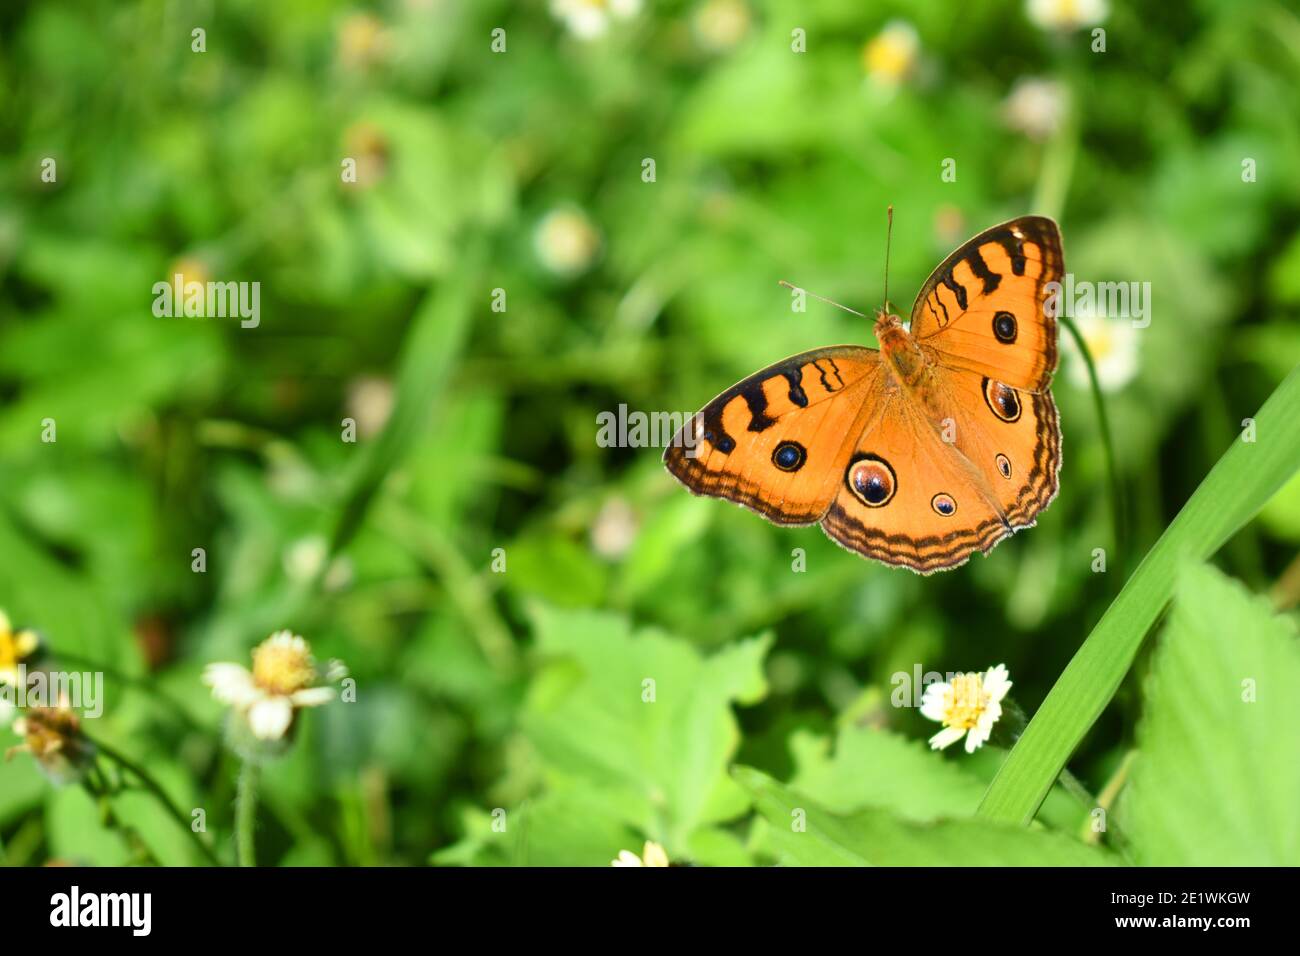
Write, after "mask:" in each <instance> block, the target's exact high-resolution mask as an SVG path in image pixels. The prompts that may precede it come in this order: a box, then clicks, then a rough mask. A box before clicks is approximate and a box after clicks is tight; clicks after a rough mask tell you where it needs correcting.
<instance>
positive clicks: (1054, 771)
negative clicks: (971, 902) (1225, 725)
mask: <svg viewBox="0 0 1300 956" xmlns="http://www.w3.org/2000/svg"><path fill="white" fill-rule="evenodd" d="M1298 408H1300V367H1297V368H1295V369H1292V371H1291V374H1290V375H1288V376H1287V377H1286V380H1285V381H1283V382H1282V384H1281V385H1279V386H1278V387H1277V388H1276V389H1275V390H1274V392H1273V394H1272V395H1270V396H1269V398H1268V401H1267V402H1265V403H1264V407H1263V408H1261V409H1260V411H1259V414H1258V416H1257V417H1256V419H1255V435H1254V437H1255V438H1256V439H1257V440H1255V441H1251V442H1248V441H1244V440H1243V439H1242V438H1241V437H1239V438H1237V439H1236V440H1235V441H1234V442H1233V443H1232V447H1230V448H1229V449H1228V450H1227V452H1225V453H1224V455H1223V457H1221V458H1220V459H1219V461H1218V462H1217V463H1216V464H1215V466H1214V467H1213V468H1212V469H1211V470H1210V473H1209V474H1208V475H1207V476H1206V477H1205V480H1204V481H1202V482H1201V485H1200V487H1199V488H1197V489H1196V492H1195V494H1193V495H1192V497H1191V498H1190V499H1189V500H1188V502H1187V504H1185V505H1184V506H1183V509H1182V510H1181V511H1180V512H1179V513H1178V516H1177V517H1176V518H1175V519H1174V521H1173V523H1172V524H1170V526H1169V527H1168V528H1167V529H1166V530H1165V533H1164V534H1163V535H1161V536H1160V540H1158V541H1157V542H1156V543H1155V545H1154V547H1152V548H1151V550H1150V551H1149V552H1147V555H1146V557H1145V558H1143V559H1142V563H1141V564H1140V565H1138V568H1137V570H1136V571H1134V573H1133V576H1132V577H1131V578H1130V579H1129V580H1128V583H1126V584H1125V585H1124V589H1123V590H1122V591H1120V593H1119V595H1118V596H1117V597H1116V598H1115V600H1114V602H1113V603H1112V604H1111V606H1110V607H1109V608H1108V609H1107V611H1106V613H1105V614H1104V615H1103V616H1102V619H1101V620H1100V621H1099V622H1098V623H1097V626H1096V627H1095V628H1093V630H1092V633H1091V634H1090V635H1088V639H1087V640H1086V641H1084V643H1083V646H1082V647H1080V648H1079V650H1078V653H1076V654H1075V655H1074V658H1073V659H1072V660H1071V661H1070V663H1069V665H1068V666H1067V667H1066V668H1065V671H1064V672H1063V673H1062V674H1061V676H1060V678H1059V679H1058V680H1057V682H1056V685H1055V686H1054V687H1053V688H1052V690H1051V693H1049V694H1048V695H1047V699H1046V700H1045V701H1043V706H1042V707H1040V708H1039V710H1038V713H1037V714H1035V715H1034V719H1033V720H1032V721H1030V724H1029V726H1028V727H1027V728H1026V729H1025V733H1024V735H1023V736H1021V738H1020V740H1019V741H1018V742H1017V743H1016V746H1015V747H1014V748H1013V749H1012V751H1011V754H1010V756H1009V757H1008V758H1007V760H1006V762H1005V763H1004V764H1003V765H1002V767H1001V768H1000V769H999V770H998V773H997V776H996V777H994V779H993V783H992V784H991V785H990V786H989V789H988V792H987V793H986V794H985V795H984V800H983V801H982V802H981V803H980V808H979V814H980V815H981V816H984V817H988V818H990V819H996V820H1007V821H1014V822H1018V823H1021V824H1028V823H1029V822H1030V821H1031V820H1032V819H1033V818H1034V814H1035V813H1037V812H1038V807H1039V804H1041V803H1042V801H1043V798H1044V797H1045V796H1046V795H1047V792H1048V791H1049V790H1050V789H1051V786H1052V783H1053V781H1055V780H1056V778H1057V775H1058V774H1060V772H1061V770H1062V769H1063V768H1064V767H1065V763H1066V761H1067V760H1068V759H1069V757H1070V754H1071V753H1073V751H1074V748H1075V747H1076V746H1078V744H1079V741H1081V740H1082V739H1083V736H1084V734H1086V733H1087V732H1088V729H1089V728H1090V727H1091V726H1092V724H1093V722H1094V721H1095V720H1096V719H1097V717H1098V716H1100V714H1101V712H1102V710H1103V709H1104V708H1105V707H1106V705H1107V704H1108V703H1109V702H1110V699H1111V697H1112V696H1114V694H1115V691H1116V689H1117V688H1118V687H1119V684H1120V681H1122V680H1123V679H1124V675H1125V674H1126V673H1127V672H1128V669H1129V667H1130V666H1131V665H1132V663H1133V658H1134V656H1135V655H1136V654H1137V651H1138V648H1139V647H1140V646H1141V644H1142V639H1143V637H1145V636H1146V633H1147V631H1148V630H1149V629H1150V628H1151V625H1152V624H1154V623H1155V620H1156V618H1157V617H1158V616H1159V615H1160V612H1161V611H1162V610H1163V609H1164V607H1165V605H1166V604H1167V603H1168V601H1169V598H1170V596H1171V595H1172V593H1173V588H1174V581H1175V577H1176V574H1177V571H1178V568H1179V567H1180V566H1181V564H1182V563H1183V562H1184V561H1186V560H1189V559H1194V560H1204V559H1206V558H1208V557H1209V556H1210V555H1212V554H1214V552H1215V551H1217V550H1218V549H1219V548H1220V547H1221V546H1222V545H1223V543H1224V542H1225V541H1227V540H1228V538H1230V537H1231V536H1232V535H1233V534H1234V533H1235V532H1236V531H1237V530H1238V529H1240V528H1241V527H1242V526H1243V525H1244V524H1245V523H1246V522H1247V521H1249V520H1250V519H1251V518H1252V517H1254V516H1255V514H1256V513H1257V512H1258V511H1259V509H1260V508H1262V507H1263V506H1264V504H1265V502H1267V501H1268V499H1269V498H1271V497H1272V496H1273V494H1274V492H1276V491H1277V490H1278V489H1279V488H1280V487H1281V486H1282V485H1283V484H1284V483H1285V482H1286V481H1287V480H1288V479H1289V478H1290V477H1291V476H1292V475H1294V474H1295V473H1296V472H1297V471H1298V470H1300V415H1296V414H1295V412H1296V409H1298Z"/></svg>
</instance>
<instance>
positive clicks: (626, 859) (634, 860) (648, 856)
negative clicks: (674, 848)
mask: <svg viewBox="0 0 1300 956" xmlns="http://www.w3.org/2000/svg"><path fill="white" fill-rule="evenodd" d="M609 865H610V866H667V865H668V854H667V853H665V852H664V848H663V847H661V846H660V845H659V844H658V843H655V842H654V841H653V840H646V843H645V849H644V850H642V851H641V855H640V856H637V855H636V854H635V853H633V852H632V851H631V850H620V851H619V854H618V859H616V860H611V861H610V864H609Z"/></svg>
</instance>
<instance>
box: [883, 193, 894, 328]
mask: <svg viewBox="0 0 1300 956" xmlns="http://www.w3.org/2000/svg"><path fill="white" fill-rule="evenodd" d="M886 215H888V217H889V225H888V226H887V227H886V228H885V311H886V312H888V311H889V247H890V245H891V244H892V243H893V239H894V207H893V206H890V207H889V209H888V210H887V211H886Z"/></svg>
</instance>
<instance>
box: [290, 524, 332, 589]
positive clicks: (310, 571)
mask: <svg viewBox="0 0 1300 956" xmlns="http://www.w3.org/2000/svg"><path fill="white" fill-rule="evenodd" d="M328 552H329V542H327V541H326V540H325V536H324V535H323V534H309V535H306V536H304V537H301V538H299V539H298V540H297V541H295V542H294V543H293V544H291V545H289V548H288V550H286V551H285V553H284V558H283V564H284V573H285V574H287V575H288V576H289V577H290V578H292V579H293V580H295V581H298V582H305V581H310V580H312V579H313V578H315V577H316V575H317V574H318V573H319V572H320V569H321V568H322V567H323V566H324V564H325V558H326V556H327V555H328Z"/></svg>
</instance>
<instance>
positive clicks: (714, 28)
mask: <svg viewBox="0 0 1300 956" xmlns="http://www.w3.org/2000/svg"><path fill="white" fill-rule="evenodd" d="M751 20H752V18H751V16H750V13H749V5H748V4H746V3H745V2H744V0H707V2H706V3H702V4H700V6H699V7H697V8H696V10H695V13H694V14H692V15H691V30H692V32H694V34H695V39H696V41H697V42H698V43H699V44H700V46H702V47H704V49H706V50H709V51H711V52H713V53H725V52H726V51H727V50H730V49H733V48H734V47H736V46H737V45H738V44H739V43H740V42H741V41H742V40H744V39H745V37H746V36H748V35H749V27H750V23H751Z"/></svg>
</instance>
